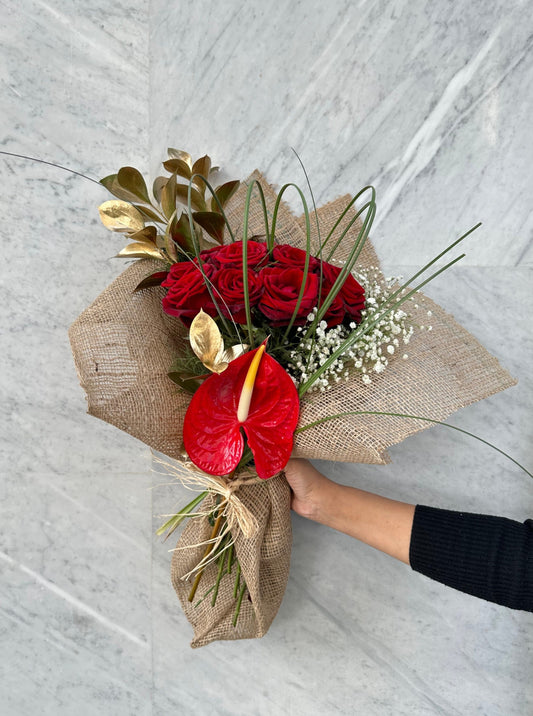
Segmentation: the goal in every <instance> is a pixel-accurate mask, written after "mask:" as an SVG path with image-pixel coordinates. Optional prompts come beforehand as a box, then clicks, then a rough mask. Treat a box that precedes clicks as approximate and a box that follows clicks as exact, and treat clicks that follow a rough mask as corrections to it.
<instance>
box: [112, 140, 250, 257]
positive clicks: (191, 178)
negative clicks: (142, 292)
mask: <svg viewBox="0 0 533 716" xmlns="http://www.w3.org/2000/svg"><path fill="white" fill-rule="evenodd" d="M168 157H169V158H168V159H167V160H166V161H164V162H163V167H164V168H165V170H166V171H167V172H169V174H170V176H158V177H156V179H155V181H154V182H153V187H152V194H153V199H152V198H151V197H150V193H149V191H148V187H147V185H146V182H145V180H144V178H143V176H142V174H141V173H140V172H139V171H138V170H137V169H135V168H134V167H122V168H121V169H119V171H118V172H117V173H116V174H110V175H109V176H107V177H104V179H102V180H101V181H100V183H101V184H103V186H105V187H106V189H108V190H109V191H110V192H111V194H113V195H114V196H115V197H117V200H112V201H106V202H104V203H103V204H102V205H101V206H100V207H99V211H100V218H101V219H102V223H103V224H104V226H105V227H106V228H108V229H110V230H111V231H117V232H120V233H121V234H125V235H126V236H127V237H128V238H129V239H130V240H131V241H133V244H130V245H129V246H127V247H126V248H125V249H123V250H122V251H120V253H119V254H118V256H122V257H125V258H155V259H159V260H162V261H164V262H165V263H167V264H173V263H176V262H177V261H180V260H184V259H186V258H188V257H191V256H194V255H196V251H197V250H198V249H200V250H202V249H204V248H209V247H210V246H212V245H213V244H212V243H209V242H210V241H214V242H216V243H219V244H222V243H223V241H224V229H225V225H226V223H225V219H224V215H223V210H224V206H225V204H226V202H227V201H228V200H229V199H230V198H231V196H233V194H234V193H235V191H236V190H237V188H238V187H239V182H238V181H230V182H226V183H225V184H222V185H221V186H219V187H216V188H215V187H214V188H213V192H214V195H215V196H208V197H206V193H208V194H210V193H211V192H210V191H207V192H206V190H207V184H206V181H209V178H210V175H211V174H213V173H214V172H215V171H216V170H217V169H218V167H212V165H211V158H210V157H209V156H207V154H206V155H205V156H203V157H200V159H196V160H195V161H194V160H193V158H192V156H191V155H190V154H189V153H188V152H184V151H183V150H181V149H173V148H170V149H169V150H168ZM189 187H190V209H191V211H190V214H189Z"/></svg>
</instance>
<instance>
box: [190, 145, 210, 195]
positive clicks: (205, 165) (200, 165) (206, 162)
mask: <svg viewBox="0 0 533 716" xmlns="http://www.w3.org/2000/svg"><path fill="white" fill-rule="evenodd" d="M210 171H211V157H208V156H207V154H206V155H205V156H203V157H201V158H200V159H197V160H196V161H195V162H194V164H193V166H192V174H200V175H201V176H203V177H204V178H205V179H209V172H210ZM192 183H193V186H195V187H196V188H197V189H198V191H199V192H200V194H201V195H202V196H204V195H205V188H206V184H205V182H204V181H202V180H201V179H200V177H197V178H196V179H193V182H192Z"/></svg>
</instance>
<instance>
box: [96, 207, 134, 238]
mask: <svg viewBox="0 0 533 716" xmlns="http://www.w3.org/2000/svg"><path fill="white" fill-rule="evenodd" d="M98 211H99V212H100V219H101V220H102V224H103V225H104V226H105V227H106V229H109V230H110V231H120V232H123V233H126V234H134V233H135V232H136V231H141V230H142V229H144V219H143V217H142V215H141V213H140V212H139V211H138V209H136V208H135V207H134V206H133V205H132V204H128V203H127V202H126V201H120V200H118V199H112V200H111V201H104V203H103V204H100V206H99V207H98Z"/></svg>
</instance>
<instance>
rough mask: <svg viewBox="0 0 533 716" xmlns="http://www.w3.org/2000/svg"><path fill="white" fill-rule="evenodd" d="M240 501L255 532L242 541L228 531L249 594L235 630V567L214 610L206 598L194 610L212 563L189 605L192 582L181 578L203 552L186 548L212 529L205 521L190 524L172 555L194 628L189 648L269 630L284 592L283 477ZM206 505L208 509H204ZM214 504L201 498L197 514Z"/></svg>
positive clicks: (287, 530) (286, 497)
mask: <svg viewBox="0 0 533 716" xmlns="http://www.w3.org/2000/svg"><path fill="white" fill-rule="evenodd" d="M239 499H240V500H241V501H242V502H243V503H244V504H245V505H246V507H248V509H249V510H251V512H252V513H253V514H254V516H255V518H256V520H257V522H258V530H257V532H256V533H255V535H253V536H252V537H250V538H249V539H246V538H245V537H244V536H243V534H242V532H241V531H240V530H239V529H234V530H233V537H234V539H235V550H236V553H237V555H238V558H239V563H240V565H241V569H242V577H243V579H244V581H245V582H246V585H247V587H248V592H249V595H250V596H249V598H248V595H247V594H245V597H244V599H243V601H242V604H241V610H240V614H239V618H238V620H237V625H236V626H235V627H234V626H233V623H232V622H233V614H234V612H235V599H234V596H233V590H234V583H235V566H234V567H233V570H232V573H231V574H225V575H224V577H223V578H222V582H221V583H220V588H219V591H218V595H217V599H216V603H215V606H212V605H211V595H210V594H209V595H208V596H207V598H206V599H204V600H203V601H202V602H201V603H200V604H199V605H198V606H195V604H197V603H198V602H199V601H200V600H201V599H202V596H203V594H204V593H205V592H206V591H207V590H208V589H209V587H210V586H212V585H213V584H214V583H215V581H216V578H217V573H218V566H217V564H216V563H215V564H213V563H212V564H210V565H209V566H208V567H207V568H206V570H205V572H204V574H203V575H202V579H201V582H200V587H199V589H198V592H197V595H196V597H195V599H194V601H193V602H189V601H188V595H189V592H190V590H191V583H190V582H186V581H184V580H183V579H182V576H183V575H184V574H187V572H188V571H189V570H190V569H192V568H194V567H195V566H196V565H197V564H198V562H199V561H200V560H201V558H202V556H203V553H204V549H205V548H204V547H197V548H194V549H190V548H189V546H188V545H196V544H198V543H201V542H202V541H205V540H206V539H208V538H209V534H210V532H211V526H210V525H209V523H208V521H207V520H206V519H195V520H189V521H188V522H187V525H186V527H185V529H184V530H183V533H182V535H181V538H180V540H179V542H178V544H177V547H176V549H175V550H174V553H173V556H172V567H171V577H172V584H173V585H174V589H175V590H176V592H177V595H178V597H179V600H180V602H181V606H182V607H183V611H184V612H185V615H186V616H187V619H188V620H189V622H190V623H191V625H192V627H193V629H194V639H193V641H192V642H191V646H192V647H199V646H204V645H205V644H209V642H212V641H216V640H217V639H251V638H257V637H261V636H263V635H264V634H266V632H267V631H268V628H269V627H270V625H271V624H272V621H273V619H274V617H275V616H276V614H277V612H278V609H279V607H280V604H281V600H282V599H283V595H284V593H285V587H286V585H287V579H288V577H289V566H290V558H291V543H292V531H291V518H290V490H289V486H288V483H287V481H286V480H285V478H284V477H283V476H282V475H278V476H276V477H273V478H271V479H270V480H262V481H261V482H260V483H259V484H257V483H254V484H252V485H244V486H243V487H241V488H240V489H239ZM206 503H207V505H206ZM210 505H214V500H211V499H210V498H208V499H206V500H205V501H204V503H203V504H202V510H204V509H209V506H210Z"/></svg>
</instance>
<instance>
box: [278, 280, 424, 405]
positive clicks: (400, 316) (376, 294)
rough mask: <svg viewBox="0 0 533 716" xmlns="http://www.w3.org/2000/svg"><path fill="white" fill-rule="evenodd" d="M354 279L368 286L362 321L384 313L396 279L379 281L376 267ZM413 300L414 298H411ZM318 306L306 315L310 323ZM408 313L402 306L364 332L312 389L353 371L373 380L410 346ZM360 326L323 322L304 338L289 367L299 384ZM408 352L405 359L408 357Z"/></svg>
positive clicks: (302, 331)
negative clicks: (394, 357)
mask: <svg viewBox="0 0 533 716" xmlns="http://www.w3.org/2000/svg"><path fill="white" fill-rule="evenodd" d="M354 275H355V278H356V279H357V280H358V281H359V283H360V284H361V285H362V286H363V287H364V289H365V304H366V306H365V309H364V310H363V311H362V312H361V322H362V323H363V322H365V321H367V320H368V321H369V322H370V321H371V320H372V319H373V318H374V317H376V316H378V315H379V314H380V313H381V310H382V306H383V304H384V303H385V301H386V300H387V298H388V297H389V296H390V294H391V293H392V290H393V289H392V287H393V285H394V284H395V283H396V281H397V279H396V278H393V277H391V278H387V279H386V280H385V283H383V281H382V280H380V273H379V272H378V270H377V269H375V268H374V267H370V268H369V269H361V270H360V271H359V272H358V273H355V274H354ZM410 300H411V301H412V300H413V299H410ZM316 312H317V309H316V308H314V309H313V311H312V312H311V313H310V314H309V316H308V317H307V320H308V321H309V323H311V322H312V321H313V320H314V318H315V316H316ZM408 319H409V316H408V314H407V313H406V312H405V311H404V310H402V309H401V308H398V309H396V310H395V311H392V312H391V313H389V314H388V315H387V316H385V317H384V318H383V319H382V320H380V321H378V322H377V323H376V325H375V326H374V327H373V328H372V329H371V330H370V331H369V332H368V333H366V334H365V335H361V336H360V338H359V339H358V340H356V341H355V343H353V344H352V345H351V346H350V347H349V348H348V349H347V350H346V351H345V352H344V353H343V354H342V355H341V356H340V357H338V358H337V359H336V360H335V361H334V362H333V363H332V364H331V365H330V366H329V367H328V368H327V369H326V370H325V371H324V372H323V373H322V374H321V375H320V377H319V378H318V379H317V380H316V382H315V383H314V384H313V386H312V387H311V388H310V390H319V391H321V392H324V391H326V390H330V389H331V387H332V386H334V385H336V384H337V383H339V382H340V381H343V380H344V381H345V380H347V379H348V378H349V377H350V375H351V374H353V373H354V372H356V373H359V374H360V376H361V380H362V382H363V383H364V384H365V385H370V384H371V383H372V376H373V375H374V374H378V375H379V374H380V373H382V372H383V371H384V370H385V369H386V368H387V366H388V365H389V359H391V358H392V357H393V356H396V354H397V353H398V354H399V355H401V354H402V352H401V351H400V346H401V345H408V343H409V341H410V339H411V336H412V335H413V327H412V326H411V325H409V324H408ZM307 327H308V326H301V327H299V328H298V329H297V334H299V335H301V336H302V337H303V336H304V335H305V333H306V330H307ZM357 330H358V326H357V324H356V323H355V322H351V323H350V324H349V325H347V326H346V325H344V324H340V325H338V326H334V327H332V328H328V327H327V324H326V322H325V321H321V322H320V323H319V325H318V326H317V328H316V331H315V334H314V335H312V336H310V337H308V338H306V339H305V340H302V341H301V342H300V343H299V344H298V347H297V348H295V349H294V350H292V351H291V352H290V353H289V358H290V361H289V363H288V366H287V369H288V372H289V374H290V375H291V377H292V378H293V380H294V381H295V383H296V385H300V384H302V383H305V381H306V380H308V378H309V376H311V375H312V374H313V373H314V372H315V371H317V370H318V369H319V368H320V366H322V365H324V363H325V362H326V361H327V360H328V358H329V357H330V356H331V355H333V353H335V351H337V350H338V349H339V347H340V346H341V345H342V343H344V341H345V340H346V339H347V338H348V336H350V335H351V334H356V333H357ZM407 357H408V355H407V353H403V355H402V358H403V359H404V360H405V359H407Z"/></svg>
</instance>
